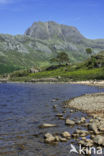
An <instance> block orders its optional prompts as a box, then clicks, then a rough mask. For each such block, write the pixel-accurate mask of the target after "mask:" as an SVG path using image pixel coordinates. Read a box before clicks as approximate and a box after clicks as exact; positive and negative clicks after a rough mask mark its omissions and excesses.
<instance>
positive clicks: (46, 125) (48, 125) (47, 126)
mask: <svg viewBox="0 0 104 156" xmlns="http://www.w3.org/2000/svg"><path fill="white" fill-rule="evenodd" d="M50 127H56V124H48V123H44V124H42V125H40V126H39V128H50Z"/></svg>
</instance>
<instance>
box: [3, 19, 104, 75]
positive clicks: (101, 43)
mask: <svg viewBox="0 0 104 156" xmlns="http://www.w3.org/2000/svg"><path fill="white" fill-rule="evenodd" d="M88 47H90V48H92V49H93V51H94V53H95V54H96V53H98V52H99V51H103V50H104V40H103V39H100V40H99V39H98V40H90V39H87V38H85V37H84V36H83V35H82V34H81V33H80V32H79V31H78V30H77V28H75V27H72V26H66V25H62V24H58V23H56V22H53V21H50V22H35V23H33V25H32V26H31V27H30V28H28V29H27V30H26V32H25V33H24V35H16V36H11V35H8V34H0V73H6V72H11V71H14V70H17V69H21V68H30V67H31V66H40V67H43V66H48V65H49V64H50V63H49V59H50V58H51V57H54V56H56V54H57V53H58V52H61V51H64V52H66V53H68V55H69V57H70V59H71V62H73V63H75V62H81V61H83V60H85V59H86V58H88V55H87V54H86V51H85V49H86V48H88Z"/></svg>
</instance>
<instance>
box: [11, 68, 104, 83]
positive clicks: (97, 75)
mask: <svg viewBox="0 0 104 156" xmlns="http://www.w3.org/2000/svg"><path fill="white" fill-rule="evenodd" d="M51 77H55V78H58V77H60V81H61V80H62V81H69V80H73V81H81V80H95V79H96V80H102V79H104V68H95V69H77V70H75V69H70V67H67V68H66V67H61V68H59V69H55V70H51V71H42V72H38V73H32V74H31V73H28V72H27V71H24V72H22V71H21V72H14V74H12V75H11V80H13V81H30V80H32V79H41V78H51Z"/></svg>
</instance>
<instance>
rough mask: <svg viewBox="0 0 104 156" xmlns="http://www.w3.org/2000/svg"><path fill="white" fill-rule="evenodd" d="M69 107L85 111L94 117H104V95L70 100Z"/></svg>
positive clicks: (89, 95) (91, 95)
mask: <svg viewBox="0 0 104 156" xmlns="http://www.w3.org/2000/svg"><path fill="white" fill-rule="evenodd" d="M66 105H67V106H68V107H71V108H76V109H78V110H82V111H85V112H87V113H89V114H91V115H93V116H100V117H104V93H96V94H87V95H84V96H81V97H77V98H74V99H72V100H69V101H68V102H67V104H66Z"/></svg>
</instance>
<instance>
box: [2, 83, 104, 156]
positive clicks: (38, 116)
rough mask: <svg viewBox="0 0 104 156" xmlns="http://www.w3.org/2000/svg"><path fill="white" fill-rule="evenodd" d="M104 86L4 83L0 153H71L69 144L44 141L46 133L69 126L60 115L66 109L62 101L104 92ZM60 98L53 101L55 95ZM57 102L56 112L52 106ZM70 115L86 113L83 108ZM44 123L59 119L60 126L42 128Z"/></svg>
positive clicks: (54, 155)
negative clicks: (60, 118)
mask: <svg viewBox="0 0 104 156" xmlns="http://www.w3.org/2000/svg"><path fill="white" fill-rule="evenodd" d="M102 91H104V89H100V88H97V87H90V86H84V85H70V84H12V83H10V84H0V155H5V156H18V155H19V156H25V155H26V156H34V155H36V156H57V155H59V156H64V155H65V156H67V155H68V152H69V144H70V142H71V141H72V140H70V141H69V142H67V143H59V145H57V146H55V145H54V146H50V145H47V144H44V142H43V134H44V133H45V132H47V131H49V132H52V133H53V132H54V133H55V132H62V131H64V130H65V131H66V130H68V131H69V132H70V133H72V132H73V131H74V130H75V129H76V126H75V127H73V128H70V127H66V126H65V124H64V121H63V120H58V119H57V118H56V114H57V113H61V112H62V111H63V108H62V107H61V106H62V102H63V101H64V100H68V99H70V98H73V97H76V96H80V95H82V94H85V93H94V92H102ZM54 98H57V99H59V100H58V101H56V102H52V99H54ZM54 104H57V105H58V107H57V110H56V112H55V111H54V110H53V109H52V107H53V105H54ZM65 115H66V116H70V118H76V117H79V118H80V117H81V116H86V114H84V113H81V112H75V113H73V114H70V112H69V110H67V112H66V114H65ZM42 123H56V124H57V125H58V127H56V128H51V129H48V130H47V129H39V128H38V126H39V125H40V124H42Z"/></svg>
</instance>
